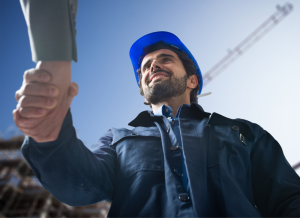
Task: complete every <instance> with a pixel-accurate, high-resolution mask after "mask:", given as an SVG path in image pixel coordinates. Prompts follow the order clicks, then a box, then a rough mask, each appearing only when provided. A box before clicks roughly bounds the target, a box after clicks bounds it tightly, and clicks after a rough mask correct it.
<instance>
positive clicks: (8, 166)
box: [0, 136, 110, 218]
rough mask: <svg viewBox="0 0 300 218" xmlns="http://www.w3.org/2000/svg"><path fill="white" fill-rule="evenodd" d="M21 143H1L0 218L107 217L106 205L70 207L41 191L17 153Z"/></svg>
mask: <svg viewBox="0 0 300 218" xmlns="http://www.w3.org/2000/svg"><path fill="white" fill-rule="evenodd" d="M23 139H24V137H23V136H22V137H14V138H11V139H10V140H8V141H3V140H1V141H0V218H4V217H43V218H46V217H106V216H107V213H108V210H109V208H110V203H109V202H106V201H102V202H99V203H97V204H93V205H89V206H83V207H71V206H69V205H66V204H63V203H61V202H59V201H58V200H57V199H56V198H55V197H53V195H51V194H50V193H49V192H48V191H47V190H46V189H44V188H43V187H42V185H41V184H40V182H39V181H38V179H37V178H36V177H35V175H34V173H33V171H32V170H31V168H30V166H29V165H28V164H27V162H26V160H25V159H24V157H23V155H22V153H21V151H20V147H21V145H22V142H23Z"/></svg>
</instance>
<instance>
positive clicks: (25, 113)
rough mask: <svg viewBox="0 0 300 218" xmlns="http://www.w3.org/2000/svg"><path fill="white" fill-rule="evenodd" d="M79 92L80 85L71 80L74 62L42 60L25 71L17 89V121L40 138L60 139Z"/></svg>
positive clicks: (30, 134) (25, 132) (26, 133)
mask: <svg viewBox="0 0 300 218" xmlns="http://www.w3.org/2000/svg"><path fill="white" fill-rule="evenodd" d="M77 93H78V85H77V84H76V83H73V82H72V83H71V62H63V61H53V62H39V63H38V64H37V67H36V69H31V70H27V71H26V72H25V73H24V79H23V84H22V86H21V88H20V89H19V90H18V91H17V92H16V96H15V97H16V100H17V101H18V105H17V108H16V109H15V110H14V111H13V117H14V120H15V123H16V125H17V126H18V128H19V129H20V130H21V132H23V133H24V134H25V135H28V136H30V137H32V138H33V139H34V140H35V141H37V142H48V141H54V140H56V139H57V137H58V135H59V132H60V129H61V126H62V123H63V120H64V118H65V116H66V114H67V112H68V109H69V107H70V105H71V102H72V99H73V97H74V96H76V95H77Z"/></svg>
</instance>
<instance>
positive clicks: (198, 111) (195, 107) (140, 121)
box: [128, 103, 210, 127]
mask: <svg viewBox="0 0 300 218" xmlns="http://www.w3.org/2000/svg"><path fill="white" fill-rule="evenodd" d="M190 110H191V112H192V113H193V115H194V116H195V118H197V119H200V120H202V119H203V118H209V116H210V113H207V112H205V111H204V110H203V108H202V107H201V106H200V105H199V104H196V103H192V104H191V106H190ZM154 121H155V116H154V115H153V113H152V111H142V112H141V113H139V115H138V116H137V117H136V118H135V119H133V120H132V121H131V122H130V123H128V125H129V126H133V127H138V126H143V127H151V126H155V123H154Z"/></svg>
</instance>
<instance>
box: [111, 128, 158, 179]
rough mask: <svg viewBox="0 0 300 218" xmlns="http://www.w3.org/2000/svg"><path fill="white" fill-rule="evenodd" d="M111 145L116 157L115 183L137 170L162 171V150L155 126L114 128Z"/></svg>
mask: <svg viewBox="0 0 300 218" xmlns="http://www.w3.org/2000/svg"><path fill="white" fill-rule="evenodd" d="M113 134H114V139H113V142H112V146H114V147H115V149H116V152H117V158H118V167H117V178H116V179H117V180H116V182H117V183H120V182H122V181H123V180H125V179H127V178H128V177H130V176H132V175H134V174H136V173H137V172H139V171H142V170H144V171H164V165H163V151H162V144H161V138H160V133H159V130H158V128H157V127H137V128H134V129H132V130H127V129H114V130H113Z"/></svg>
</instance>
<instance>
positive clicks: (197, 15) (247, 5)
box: [0, 0, 300, 164]
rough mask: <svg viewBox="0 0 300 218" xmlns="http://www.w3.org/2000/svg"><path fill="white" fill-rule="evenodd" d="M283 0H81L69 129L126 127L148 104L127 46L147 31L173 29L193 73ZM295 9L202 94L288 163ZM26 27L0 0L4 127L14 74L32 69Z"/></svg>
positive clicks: (8, 123)
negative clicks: (250, 125)
mask: <svg viewBox="0 0 300 218" xmlns="http://www.w3.org/2000/svg"><path fill="white" fill-rule="evenodd" d="M285 2H286V1H285V0H277V1H274V0H264V1H258V0H255V1H238V0H228V1H221V0H215V1H208V0H207V1H199V0H189V1H182V0H164V1H161V0H152V1H139V0H126V1H121V0H118V1H117V0H116V1H96V0H89V1H80V2H79V10H78V15H77V33H78V35H77V45H78V60H79V61H78V63H73V65H72V67H73V71H72V79H73V81H75V82H77V83H78V84H79V95H78V96H77V97H76V98H75V99H74V101H73V103H72V106H71V110H72V114H73V119H74V125H75V128H76V129H77V133H78V137H79V138H80V139H82V141H84V142H85V143H86V146H87V147H90V146H91V145H92V144H93V143H94V142H96V141H97V140H98V139H99V137H100V136H101V135H102V134H104V133H105V132H106V131H107V130H108V129H109V128H110V127H127V123H128V122H130V121H131V120H132V119H133V118H135V116H136V115H137V114H138V113H139V112H141V111H143V110H148V109H149V107H148V106H144V105H143V97H142V96H140V94H139V89H138V86H137V84H136V82H135V79H134V74H133V70H132V66H131V63H130V59H129V55H128V53H129V48H130V46H131V45H132V43H133V42H134V41H135V40H136V39H138V38H139V37H141V36H143V35H145V34H147V33H150V32H154V31H162V30H163V31H170V32H173V33H174V34H176V35H177V36H178V37H179V38H180V39H181V40H182V41H183V42H184V43H185V44H186V46H187V47H188V48H189V49H190V51H191V52H192V53H193V55H194V56H195V58H196V59H197V61H198V63H199V65H200V68H201V70H202V72H204V73H205V72H206V71H207V70H209V69H210V68H211V67H212V66H213V65H214V64H215V63H216V62H217V61H218V60H219V59H221V58H222V57H223V56H225V55H226V54H227V49H229V48H233V47H234V46H236V45H237V44H238V43H239V42H240V41H242V40H243V39H244V38H245V37H246V36H248V34H250V33H251V32H252V31H253V30H254V29H255V28H256V27H258V26H259V25H260V24H261V23H262V22H263V21H264V20H266V19H267V18H268V17H269V16H270V15H271V14H272V13H274V12H275V10H276V5H277V4H279V5H282V4H284V3H285ZM290 3H292V4H293V5H294V11H293V12H292V13H291V14H290V15H289V16H288V17H287V18H286V19H285V20H283V21H282V22H281V23H280V24H279V25H278V26H277V27H275V28H274V29H273V30H272V31H271V32H269V33H268V34H267V35H266V36H265V37H264V38H263V39H262V40H260V41H259V42H258V43H257V44H256V45H254V46H253V47H252V48H251V49H250V50H249V51H248V52H247V53H245V54H244V55H243V56H242V57H241V58H240V59H239V60H237V61H236V62H235V63H233V64H232V65H231V66H230V67H229V68H228V69H227V70H225V71H224V72H223V73H222V74H221V75H220V76H219V77H217V78H216V79H215V80H214V81H213V82H212V83H211V84H209V85H208V86H206V87H205V88H204V90H203V92H209V91H211V92H212V93H213V94H212V95H210V96H208V97H204V98H201V99H200V101H199V104H200V105H202V107H203V108H204V109H205V110H206V111H208V112H218V113H220V114H223V115H224V116H227V117H230V118H244V119H248V120H250V121H252V122H255V123H258V124H260V125H261V126H262V127H263V128H265V129H266V130H268V131H269V132H270V133H271V134H272V135H273V136H274V137H275V138H276V139H277V140H278V141H279V142H280V144H281V145H282V147H283V150H284V153H285V155H286V157H287V159H288V161H289V162H290V163H291V164H295V163H296V162H298V161H300V155H299V153H300V145H299V138H298V135H299V129H300V128H299V123H300V115H299V111H300V103H299V102H300V101H299V94H300V86H299V84H298V83H299V80H300V61H299V57H300V43H299V39H300V28H299V23H300V12H299V10H300V2H299V1H296V0H291V1H290ZM34 66H35V63H33V62H32V61H31V54H30V47H29V40H28V35H27V27H26V24H25V20H24V18H23V14H22V11H21V7H20V4H19V1H17V0H2V1H0V99H1V101H0V131H1V134H2V135H3V133H4V132H5V131H6V130H7V128H9V127H12V128H13V126H14V125H13V119H12V115H11V111H12V110H13V109H14V108H15V106H16V101H15V100H14V93H15V91H16V90H17V89H18V88H19V87H20V86H21V83H22V75H23V72H24V71H25V70H26V69H29V68H32V67H34Z"/></svg>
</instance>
